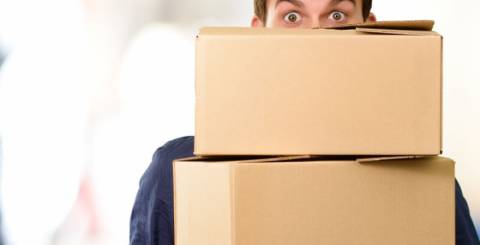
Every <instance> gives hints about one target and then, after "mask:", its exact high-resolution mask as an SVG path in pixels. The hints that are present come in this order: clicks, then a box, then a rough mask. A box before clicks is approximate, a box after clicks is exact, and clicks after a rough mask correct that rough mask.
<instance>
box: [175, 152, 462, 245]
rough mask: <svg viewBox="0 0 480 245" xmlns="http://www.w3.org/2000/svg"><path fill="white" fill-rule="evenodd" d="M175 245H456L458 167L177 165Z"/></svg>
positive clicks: (433, 161) (412, 163)
mask: <svg viewBox="0 0 480 245" xmlns="http://www.w3.org/2000/svg"><path fill="white" fill-rule="evenodd" d="M174 204H175V222H174V223H175V244H176V245H252V244H254V245H272V244H275V245H298V244H302V245H318V244H329V245H345V244H356V245H372V244H389V245H400V244H401V245H405V244H408V245H425V244H435V245H453V244H454V243H455V227H454V224H455V223H454V222H455V214H454V208H455V199H454V163H453V161H452V160H450V159H447V158H442V157H425V158H418V159H406V160H387V161H381V162H379V161H373V162H368V161H367V162H363V163H359V162H358V161H355V160H348V159H345V160H322V158H319V159H315V158H310V157H305V158H303V157H297V158H293V159H292V158H287V159H283V160H282V159H281V158H277V159H271V160H268V159H263V160H256V161H255V160H243V161H234V160H228V161H218V160H208V159H198V160H195V159H190V160H185V161H183V160H179V161H175V162H174Z"/></svg>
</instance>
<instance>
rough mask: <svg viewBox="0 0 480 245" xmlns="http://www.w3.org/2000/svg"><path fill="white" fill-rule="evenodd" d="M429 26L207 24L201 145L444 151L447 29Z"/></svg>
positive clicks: (235, 149)
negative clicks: (442, 31) (439, 31)
mask: <svg viewBox="0 0 480 245" xmlns="http://www.w3.org/2000/svg"><path fill="white" fill-rule="evenodd" d="M432 26H433V22H431V21H401V22H377V23H375V24H363V25H357V26H345V27H342V30H338V29H336V30H332V29H271V28H221V27H217V28H203V29H201V31H200V33H199V35H198V38H197V43H196V45H197V47H196V126H195V128H196V129H195V131H196V132H195V135H196V136H195V154H196V155H437V154H440V153H441V150H442V37H441V36H440V35H439V34H437V33H435V32H432V31H431V28H432ZM343 29H345V30H343Z"/></svg>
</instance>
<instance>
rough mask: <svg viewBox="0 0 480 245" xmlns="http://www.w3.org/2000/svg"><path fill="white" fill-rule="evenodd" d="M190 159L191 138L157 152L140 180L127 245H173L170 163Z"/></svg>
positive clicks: (176, 142)
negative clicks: (185, 158) (179, 159)
mask: <svg viewBox="0 0 480 245" xmlns="http://www.w3.org/2000/svg"><path fill="white" fill-rule="evenodd" d="M191 156H193V137H190V136H187V137H182V138H178V139H175V140H172V141H169V142H167V143H166V144H165V145H163V146H162V147H160V148H158V149H157V150H156V152H155V153H154V155H153V158H152V162H151V163H150V165H149V167H148V168H147V170H146V171H145V173H144V174H143V176H142V178H141V180H140V186H139V190H138V192H137V196H136V198H135V203H134V205H133V209H132V213H131V217H130V244H131V245H173V244H174V240H173V238H174V232H173V178H172V174H173V173H172V171H173V170H172V163H173V160H175V159H178V158H183V157H191Z"/></svg>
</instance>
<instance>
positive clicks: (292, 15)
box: [283, 12, 302, 23]
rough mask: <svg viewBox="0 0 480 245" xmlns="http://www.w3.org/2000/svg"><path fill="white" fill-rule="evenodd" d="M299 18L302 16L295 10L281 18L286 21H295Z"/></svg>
mask: <svg viewBox="0 0 480 245" xmlns="http://www.w3.org/2000/svg"><path fill="white" fill-rule="evenodd" d="M301 18H302V17H301V16H300V14H298V13H297V12H290V13H288V14H286V15H285V16H284V17H283V20H285V21H286V22H288V23H297V22H298V21H300V19H301Z"/></svg>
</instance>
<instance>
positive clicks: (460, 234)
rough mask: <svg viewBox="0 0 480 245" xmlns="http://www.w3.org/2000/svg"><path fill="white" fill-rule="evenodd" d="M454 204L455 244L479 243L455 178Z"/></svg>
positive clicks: (476, 244)
mask: <svg viewBox="0 0 480 245" xmlns="http://www.w3.org/2000/svg"><path fill="white" fill-rule="evenodd" d="M455 205H456V210H455V226H456V230H455V237H456V245H480V242H479V240H478V235H477V232H476V231H475V226H474V225H473V221H472V217H471V216H470V210H469V208H468V204H467V201H466V200H465V198H464V197H463V193H462V189H461V188H460V185H459V184H458V181H456V180H455Z"/></svg>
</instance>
